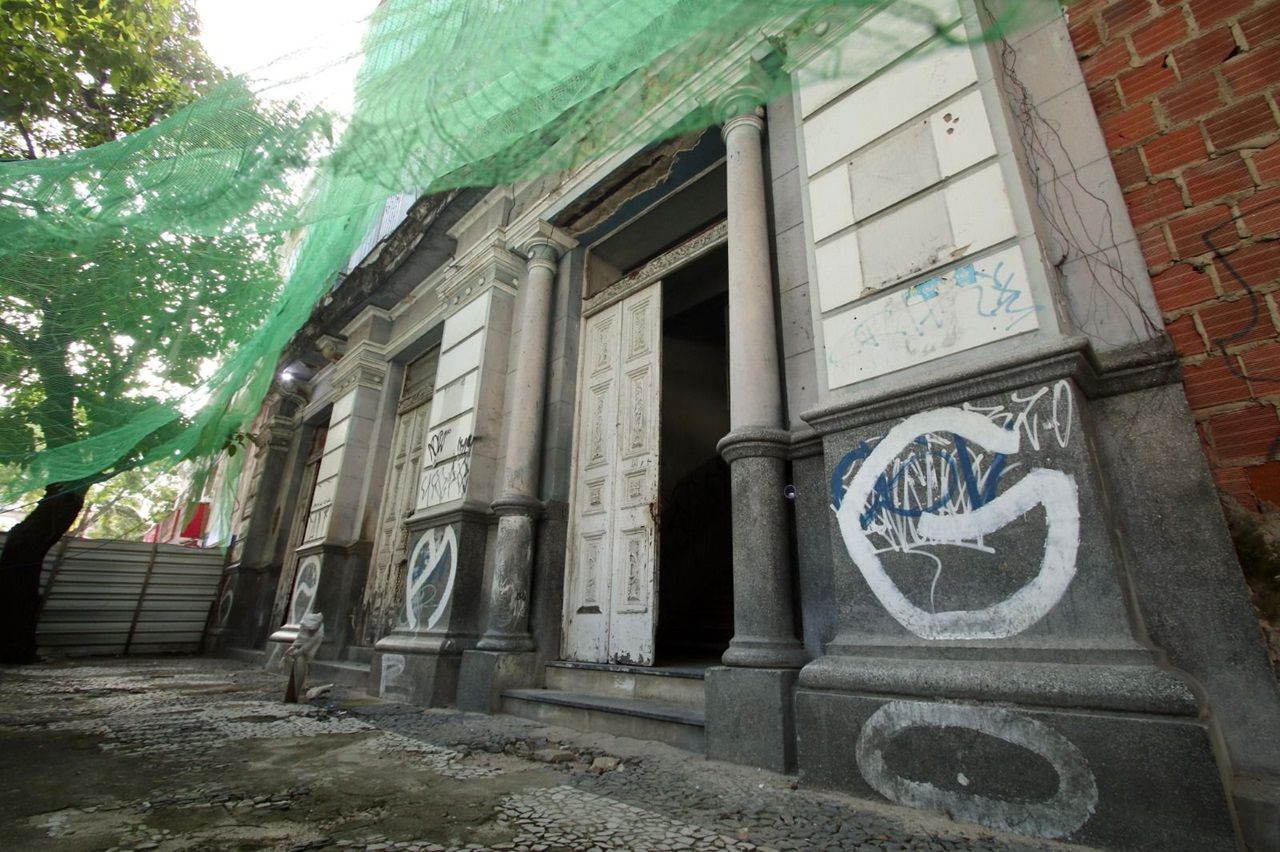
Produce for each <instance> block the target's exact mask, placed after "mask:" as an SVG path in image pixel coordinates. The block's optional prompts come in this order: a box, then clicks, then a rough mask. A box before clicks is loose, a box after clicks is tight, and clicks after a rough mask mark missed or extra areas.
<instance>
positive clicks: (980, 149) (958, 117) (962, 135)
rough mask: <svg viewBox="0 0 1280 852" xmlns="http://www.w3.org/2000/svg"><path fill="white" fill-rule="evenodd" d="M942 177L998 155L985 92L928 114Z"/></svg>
mask: <svg viewBox="0 0 1280 852" xmlns="http://www.w3.org/2000/svg"><path fill="white" fill-rule="evenodd" d="M929 131H930V133H931V134H932V136H933V147H934V149H935V150H936V152H937V158H938V170H939V172H940V176H941V177H944V178H945V177H951V176H952V175H954V174H958V173H959V172H962V171H964V170H965V169H967V168H969V167H970V166H972V165H974V164H975V163H980V162H982V161H983V160H985V159H987V158H988V157H994V156H995V155H996V143H995V139H993V138H992V136H991V122H990V121H989V120H988V119H987V110H986V107H985V106H984V105H983V102H982V92H981V91H973V92H970V93H969V94H967V95H965V96H964V97H963V98H961V99H960V100H958V101H956V102H955V103H953V104H949V105H948V106H945V107H943V108H941V109H939V110H937V111H936V112H935V113H934V114H933V115H931V116H929Z"/></svg>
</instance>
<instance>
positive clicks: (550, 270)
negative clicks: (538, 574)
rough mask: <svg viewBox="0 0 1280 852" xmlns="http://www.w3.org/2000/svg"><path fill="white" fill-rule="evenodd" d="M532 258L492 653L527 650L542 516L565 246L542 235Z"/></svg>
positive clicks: (498, 508) (488, 641) (491, 620)
mask: <svg viewBox="0 0 1280 852" xmlns="http://www.w3.org/2000/svg"><path fill="white" fill-rule="evenodd" d="M526 251H527V253H528V256H529V262H528V271H527V274H526V278H525V283H524V293H523V299H522V307H521V309H520V316H519V328H520V346H519V349H518V351H517V352H516V353H515V370H514V371H513V373H512V375H511V380H512V381H513V382H514V383H515V384H514V386H513V388H512V392H511V415H510V417H509V418H508V419H507V422H506V448H507V452H506V461H505V467H504V469H503V474H502V483H503V485H502V496H501V497H499V498H498V499H497V500H494V501H493V511H494V512H495V513H496V514H497V515H498V536H497V540H496V543H495V555H494V568H493V583H492V585H491V586H490V588H489V602H488V603H489V606H488V614H487V618H486V622H485V630H484V636H483V637H482V638H481V640H480V643H479V645H478V647H479V648H480V649H481V650H485V651H527V650H530V649H532V648H533V638H532V637H531V636H530V635H529V592H530V585H531V581H532V578H533V552H534V544H535V526H536V523H537V520H538V517H539V516H540V515H541V513H542V502H541V501H540V500H539V499H538V497H537V493H538V474H539V468H540V466H541V453H542V415H543V411H544V409H545V407H546V406H545V397H546V384H547V349H548V344H549V342H550V337H551V296H552V291H553V289H554V287H555V275H556V262H557V260H558V259H559V257H560V253H561V251H562V245H561V244H560V243H559V242H557V241H556V240H554V239H552V238H551V237H550V236H543V237H538V238H535V239H534V240H533V241H532V242H530V243H529V244H528V246H527V249H526Z"/></svg>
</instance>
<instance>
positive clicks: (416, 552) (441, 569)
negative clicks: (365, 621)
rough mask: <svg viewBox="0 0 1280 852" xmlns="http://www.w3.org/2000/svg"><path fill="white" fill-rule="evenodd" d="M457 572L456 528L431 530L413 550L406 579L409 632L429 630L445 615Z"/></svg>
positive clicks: (406, 613)
mask: <svg viewBox="0 0 1280 852" xmlns="http://www.w3.org/2000/svg"><path fill="white" fill-rule="evenodd" d="M457 572H458V535H457V533H456V532H455V531H454V528H453V527H441V528H439V529H434V530H428V531H427V532H425V533H423V535H422V538H420V539H418V543H417V544H415V545H414V547H413V553H412V554H411V555H410V557H409V576H408V577H406V578H405V596H404V617H405V622H406V623H407V625H408V627H409V629H410V630H430V629H431V628H432V627H435V625H436V622H437V621H439V620H440V617H441V616H442V615H444V610H445V605H446V604H447V603H448V602H449V596H450V595H452V594H453V578H454V576H455V575H456V574H457Z"/></svg>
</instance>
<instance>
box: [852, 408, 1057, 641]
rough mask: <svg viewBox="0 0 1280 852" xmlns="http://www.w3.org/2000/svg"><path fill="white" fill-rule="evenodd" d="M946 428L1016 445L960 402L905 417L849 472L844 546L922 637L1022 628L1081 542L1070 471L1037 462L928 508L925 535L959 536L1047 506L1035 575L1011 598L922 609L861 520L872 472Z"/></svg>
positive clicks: (1041, 608)
mask: <svg viewBox="0 0 1280 852" xmlns="http://www.w3.org/2000/svg"><path fill="white" fill-rule="evenodd" d="M934 432H950V433H952V434H953V435H956V436H958V437H961V438H964V439H965V440H973V441H976V442H978V443H980V444H982V445H983V446H984V447H986V448H987V449H990V450H993V451H995V452H997V453H1005V454H1010V453H1014V452H1017V450H1018V447H1019V444H1020V441H1021V433H1020V432H1019V431H1016V430H1014V431H1010V430H1007V429H1002V428H1000V427H999V426H997V425H996V424H994V423H992V422H991V421H990V420H988V419H987V418H986V417H984V416H982V415H981V414H978V413H976V412H973V411H962V410H961V409H958V408H939V409H935V410H933V411H926V412H922V413H920V414H916V415H914V416H912V417H908V418H907V419H906V420H904V421H903V422H902V423H899V424H898V425H897V426H895V427H893V428H892V429H890V430H889V433H888V434H887V435H885V436H884V439H883V440H881V441H880V443H879V444H877V445H876V448H875V449H874V450H872V451H871V453H870V454H869V455H868V456H867V458H866V459H865V460H864V461H863V463H862V465H861V467H860V468H859V469H858V471H857V473H856V474H854V476H853V479H852V481H851V482H850V483H849V487H848V488H847V489H846V491H845V493H844V497H843V499H842V500H841V502H840V507H839V508H838V509H837V510H836V518H837V521H838V523H839V526H840V533H841V535H842V536H843V538H844V543H845V547H846V548H848V550H849V556H850V557H852V559H853V561H854V563H855V564H856V565H857V566H858V569H859V570H860V571H861V572H862V575H863V577H865V578H866V580H867V585H868V586H870V587H871V591H872V592H873V593H874V594H875V596H876V598H877V599H878V600H879V601H880V604H881V605H882V606H883V607H884V608H885V610H887V611H888V613H889V614H890V615H892V616H893V617H894V619H896V620H897V622H898V623H899V624H901V625H902V626H903V627H905V628H907V629H908V630H910V631H911V632H912V633H914V634H916V635H917V636H919V637H921V638H923V639H1003V638H1006V637H1009V636H1013V635H1016V634H1018V633H1021V632H1022V631H1024V630H1026V629H1027V628H1028V627H1030V626H1031V625H1033V624H1035V623H1036V622H1037V621H1039V620H1040V619H1041V618H1043V617H1044V616H1045V615H1046V614H1047V613H1048V612H1049V610H1051V609H1053V607H1054V606H1056V605H1057V603H1058V601H1059V600H1061V599H1062V596H1063V594H1064V593H1065V592H1066V590H1067V587H1068V586H1070V585H1071V580H1072V579H1073V578H1074V577H1075V573H1076V551H1077V550H1078V548H1079V544H1080V506H1079V498H1078V495H1077V489H1076V482H1075V479H1074V478H1073V477H1071V476H1070V475H1069V474H1066V473H1063V472H1061V471H1056V470H1048V469H1045V468H1034V469H1032V470H1031V471H1029V472H1028V473H1027V475H1026V476H1024V477H1023V478H1022V479H1021V480H1020V481H1019V482H1017V483H1016V484H1015V485H1013V486H1012V487H1010V488H1008V489H1006V490H1005V491H1004V492H1003V493H1001V494H1000V495H998V496H996V497H994V498H993V499H991V500H990V501H989V502H987V503H986V504H985V505H982V506H979V507H978V508H976V509H971V510H970V511H968V512H964V513H960V514H952V515H939V514H932V513H929V514H925V515H923V516H922V517H921V518H920V522H919V529H920V532H921V534H922V535H924V536H927V537H928V538H931V539H934V540H938V541H960V540H963V539H970V538H976V537H980V536H983V535H987V534H990V533H993V532H995V531H997V530H999V529H1001V528H1002V527H1004V526H1007V525H1008V524H1010V523H1012V522H1013V521H1015V520H1017V519H1018V518H1020V517H1022V516H1023V515H1025V514H1027V512H1029V511H1031V509H1032V508H1034V507H1035V506H1037V505H1041V506H1044V509H1045V515H1046V523H1047V526H1048V536H1047V538H1046V539H1045V552H1044V559H1043V561H1042V562H1041V563H1040V571H1039V572H1038V573H1037V574H1036V576H1035V578H1034V579H1033V580H1032V581H1031V582H1030V583H1028V584H1027V585H1026V586H1023V587H1022V588H1021V589H1019V590H1018V591H1017V592H1016V593H1015V594H1013V595H1012V596H1010V597H1009V598H1007V599H1005V600H1003V601H1000V602H999V603H996V604H993V605H991V606H989V607H986V608H985V609H979V610H953V611H946V612H926V611H925V610H923V609H921V608H920V607H918V606H916V605H915V604H913V603H911V601H910V600H908V599H907V596H906V595H905V594H903V592H902V590H901V589H899V588H898V586H897V584H896V583H895V582H894V581H893V579H892V578H890V577H889V575H888V574H887V573H886V572H885V569H884V565H883V563H882V562H881V561H880V557H879V555H878V554H877V552H876V548H875V546H874V544H873V543H872V542H871V540H870V539H869V538H868V536H867V533H866V531H864V530H863V527H862V517H861V516H862V513H863V512H864V511H865V510H866V508H867V503H868V500H869V498H871V497H872V494H873V490H874V489H875V487H876V481H877V478H878V477H879V476H880V475H881V474H882V472H883V471H884V470H885V468H886V467H888V466H889V465H890V463H891V462H892V461H893V460H894V458H895V457H896V456H897V455H898V454H899V453H900V452H902V450H904V449H907V448H908V447H909V446H910V445H911V444H912V442H914V441H915V440H916V438H918V437H919V436H921V435H929V434H931V433H934Z"/></svg>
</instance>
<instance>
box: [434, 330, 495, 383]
mask: <svg viewBox="0 0 1280 852" xmlns="http://www.w3.org/2000/svg"><path fill="white" fill-rule="evenodd" d="M483 356H484V335H483V334H473V335H471V336H470V337H468V338H467V339H466V340H463V341H462V342H461V343H459V344H458V345H457V346H455V347H453V348H452V349H450V350H449V351H447V352H443V351H442V352H441V354H440V366H439V367H437V368H436V385H438V386H440V385H447V384H449V383H450V382H452V381H453V380H454V379H456V378H458V377H459V376H461V375H463V374H464V373H469V372H470V371H472V370H477V369H479V368H480V359H481V357H483Z"/></svg>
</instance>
